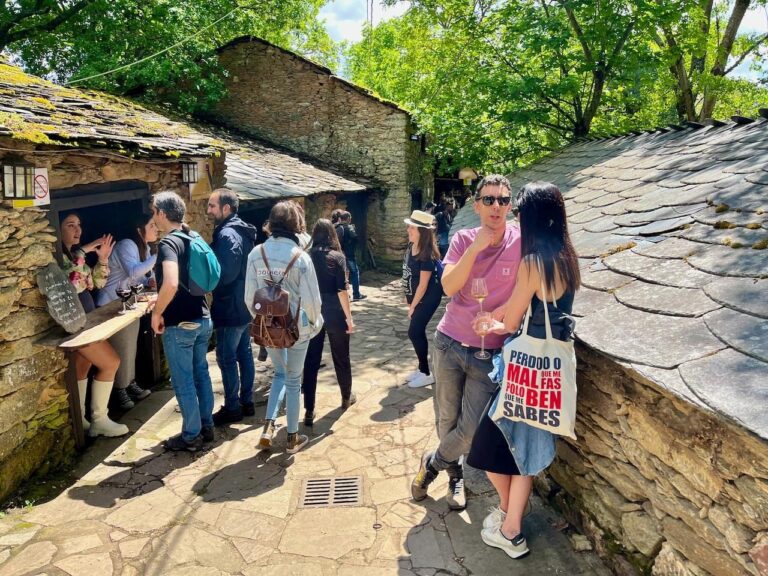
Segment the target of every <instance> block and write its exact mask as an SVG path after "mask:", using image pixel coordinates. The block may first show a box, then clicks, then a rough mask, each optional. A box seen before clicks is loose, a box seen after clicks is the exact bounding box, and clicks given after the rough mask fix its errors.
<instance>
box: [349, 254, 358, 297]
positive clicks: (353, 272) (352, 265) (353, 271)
mask: <svg viewBox="0 0 768 576" xmlns="http://www.w3.org/2000/svg"><path fill="white" fill-rule="evenodd" d="M347 267H348V268H349V283H350V284H352V298H360V268H358V267H357V261H356V260H352V259H350V258H347Z"/></svg>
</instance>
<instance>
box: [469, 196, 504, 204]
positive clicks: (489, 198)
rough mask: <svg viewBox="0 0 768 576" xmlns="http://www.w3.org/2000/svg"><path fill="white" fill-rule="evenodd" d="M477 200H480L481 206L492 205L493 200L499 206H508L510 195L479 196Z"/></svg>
mask: <svg viewBox="0 0 768 576" xmlns="http://www.w3.org/2000/svg"><path fill="white" fill-rule="evenodd" d="M477 200H480V202H482V203H483V206H493V203H494V202H498V203H499V206H509V203H510V202H512V196H480V197H479V198H477Z"/></svg>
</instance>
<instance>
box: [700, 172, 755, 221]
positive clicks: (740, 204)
mask: <svg viewBox="0 0 768 576" xmlns="http://www.w3.org/2000/svg"><path fill="white" fill-rule="evenodd" d="M761 174H764V175H765V176H766V183H765V184H768V172H761ZM765 184H750V183H743V184H738V185H736V186H733V187H731V188H724V189H721V190H717V191H715V192H713V193H712V194H710V195H709V196H708V198H707V199H708V201H709V202H711V203H713V204H716V205H721V204H722V205H725V206H728V207H729V208H731V209H734V210H746V211H749V212H766V211H768V186H766V185H765Z"/></svg>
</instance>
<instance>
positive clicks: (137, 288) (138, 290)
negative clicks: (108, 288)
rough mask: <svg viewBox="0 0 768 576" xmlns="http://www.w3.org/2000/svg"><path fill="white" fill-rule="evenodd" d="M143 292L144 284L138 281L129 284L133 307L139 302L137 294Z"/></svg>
mask: <svg viewBox="0 0 768 576" xmlns="http://www.w3.org/2000/svg"><path fill="white" fill-rule="evenodd" d="M142 292H144V284H141V283H138V284H133V285H131V293H132V294H133V308H136V306H137V305H138V303H139V294H141V293H142Z"/></svg>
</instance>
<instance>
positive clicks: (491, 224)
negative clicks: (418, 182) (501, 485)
mask: <svg viewBox="0 0 768 576" xmlns="http://www.w3.org/2000/svg"><path fill="white" fill-rule="evenodd" d="M474 209H475V212H477V214H478V215H479V216H480V227H479V228H473V229H471V230H460V231H458V232H456V234H455V235H454V236H453V239H452V240H451V246H450V248H449V249H448V253H447V254H446V256H445V259H444V260H443V264H444V265H445V270H444V272H443V290H444V291H445V293H446V294H447V295H448V296H450V297H451V300H450V302H449V303H448V305H447V306H446V309H445V314H444V315H443V318H442V320H440V324H438V326H437V332H436V333H435V339H434V344H435V345H434V351H433V354H432V359H433V362H434V374H435V401H436V405H437V434H438V437H439V438H440V445H439V446H438V447H437V449H436V450H435V451H434V452H427V453H425V454H424V455H423V456H422V459H421V467H420V468H419V472H418V474H417V475H416V477H415V478H414V480H413V482H412V483H411V494H412V496H413V499H414V500H416V501H419V500H423V499H424V498H426V496H427V487H428V486H429V485H430V484H431V483H432V481H434V479H435V478H436V477H437V475H438V473H439V472H440V471H441V470H446V471H447V472H448V476H449V482H448V493H447V495H446V501H447V502H448V506H449V507H450V508H451V509H453V510H461V509H463V508H464V507H465V506H466V498H465V495H464V480H463V478H464V474H463V471H462V466H461V463H460V458H461V457H462V456H463V455H464V454H466V453H467V452H468V451H469V448H470V446H471V445H472V437H473V436H474V434H475V430H476V429H477V426H478V424H479V423H480V419H481V418H482V416H483V410H484V409H485V407H486V406H487V404H488V401H489V400H490V399H491V396H492V395H493V393H494V392H495V390H496V385H495V384H494V383H493V382H491V379H490V378H489V377H488V373H489V372H491V370H492V365H491V360H490V359H489V360H479V359H477V358H475V352H477V351H478V350H479V349H480V345H481V342H480V337H479V336H478V335H477V334H476V333H475V331H474V330H473V329H472V322H473V320H474V318H475V316H476V315H477V313H478V312H480V302H479V301H478V300H476V299H475V298H473V297H472V294H471V291H472V280H473V279H474V278H485V282H486V285H487V286H488V296H487V297H486V298H485V300H484V301H483V305H482V307H483V310H484V311H487V312H493V311H494V310H496V309H497V308H499V307H501V306H503V305H504V304H505V303H506V302H507V300H508V299H509V297H510V296H511V295H512V289H513V288H514V286H515V279H516V277H517V267H518V265H519V264H520V229H519V228H518V226H517V224H516V223H513V222H510V223H507V215H508V214H509V211H510V210H511V209H512V204H511V193H510V186H509V181H508V180H507V179H506V178H505V177H504V176H500V175H497V174H493V175H489V176H486V177H485V178H483V179H482V180H481V181H480V183H479V184H478V186H477V191H476V192H475V198H474ZM505 338H506V335H499V334H488V335H487V336H486V337H485V348H486V350H488V351H490V352H491V354H493V353H495V352H497V351H498V350H499V349H500V348H501V346H502V344H503V342H504V339H505Z"/></svg>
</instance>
